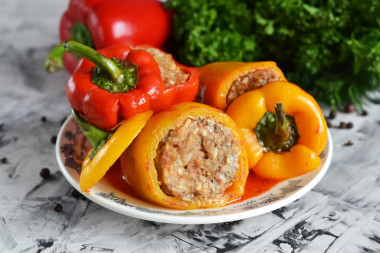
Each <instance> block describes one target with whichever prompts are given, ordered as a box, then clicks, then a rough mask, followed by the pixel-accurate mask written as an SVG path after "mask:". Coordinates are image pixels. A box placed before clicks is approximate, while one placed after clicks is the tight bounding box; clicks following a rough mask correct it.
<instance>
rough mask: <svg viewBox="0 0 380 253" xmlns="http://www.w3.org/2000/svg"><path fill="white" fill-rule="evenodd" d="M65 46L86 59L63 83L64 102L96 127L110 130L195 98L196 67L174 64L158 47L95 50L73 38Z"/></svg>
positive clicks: (197, 84) (196, 88)
mask: <svg viewBox="0 0 380 253" xmlns="http://www.w3.org/2000/svg"><path fill="white" fill-rule="evenodd" d="M64 47H65V48H66V50H67V51H69V52H74V53H76V54H78V55H81V56H83V57H84V58H87V59H88V60H87V59H83V60H82V61H81V62H80V64H79V65H78V68H77V69H76V70H75V72H74V73H73V74H72V76H71V78H70V79H69V81H68V84H67V89H66V93H67V96H68V98H69V101H70V103H71V105H72V107H73V108H74V110H75V111H77V112H78V113H79V114H80V115H82V116H83V117H84V118H85V119H86V120H88V121H89V122H91V123H92V124H94V125H96V126H97V127H99V128H101V129H104V130H111V129H113V128H114V127H115V126H116V125H117V124H118V123H119V122H120V121H121V120H123V119H128V118H130V117H131V116H133V115H135V114H137V113H141V112H144V111H147V110H150V109H151V110H153V111H154V112H159V111H163V110H166V109H168V108H169V107H170V106H172V105H173V104H177V103H181V102H189V101H193V99H194V97H195V96H196V93H197V90H198V86H199V78H198V70H197V69H195V68H191V67H186V66H183V65H180V64H178V63H177V62H176V61H174V59H173V58H172V56H171V55H170V54H166V53H164V52H162V51H160V50H158V49H155V48H151V47H145V48H133V49H131V48H130V47H128V46H125V45H113V46H110V47H108V48H105V49H103V50H99V52H97V51H95V50H93V49H91V48H89V47H86V46H84V45H82V44H79V43H77V42H74V41H68V42H66V43H64Z"/></svg>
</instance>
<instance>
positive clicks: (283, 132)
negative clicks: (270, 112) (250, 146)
mask: <svg viewBox="0 0 380 253" xmlns="http://www.w3.org/2000/svg"><path fill="white" fill-rule="evenodd" d="M274 110H275V112H276V114H275V116H276V126H275V136H276V139H277V140H279V141H284V140H287V139H289V135H290V130H291V129H290V124H289V120H288V119H287V118H286V117H285V112H284V109H283V108H282V103H278V104H275V105H274Z"/></svg>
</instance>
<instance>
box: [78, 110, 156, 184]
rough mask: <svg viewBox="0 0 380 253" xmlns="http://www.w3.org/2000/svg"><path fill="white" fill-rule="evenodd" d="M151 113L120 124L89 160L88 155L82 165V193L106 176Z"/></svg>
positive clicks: (139, 115)
mask: <svg viewBox="0 0 380 253" xmlns="http://www.w3.org/2000/svg"><path fill="white" fill-rule="evenodd" d="M152 114H153V111H146V112H143V113H140V114H136V115H135V116H133V117H131V118H129V119H128V120H126V121H125V122H124V123H122V124H121V125H120V126H119V128H118V129H117V130H116V132H115V133H114V134H113V135H112V136H111V137H110V138H109V139H108V141H107V142H106V143H105V144H104V146H103V147H102V148H101V149H100V150H99V151H98V152H97V153H96V155H95V156H94V158H93V159H92V160H90V158H89V154H90V153H91V151H90V152H89V153H88V155H87V157H86V158H85V160H84V161H83V164H82V172H81V174H80V180H79V185H80V188H81V190H82V191H86V190H88V189H90V188H91V187H93V186H94V185H95V184H96V183H97V182H99V180H100V179H102V177H103V176H104V175H105V174H106V172H107V171H108V169H109V168H110V167H111V166H112V165H113V164H114V163H115V162H116V160H117V159H119V157H120V156H121V154H122V153H123V152H124V150H126V149H127V148H128V146H129V145H130V144H131V142H132V141H133V139H134V138H135V137H136V136H137V134H138V133H139V132H140V131H141V129H142V128H143V127H144V126H145V124H146V122H147V121H148V119H149V118H150V117H151V116H152Z"/></svg>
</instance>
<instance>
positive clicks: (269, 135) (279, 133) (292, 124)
mask: <svg viewBox="0 0 380 253" xmlns="http://www.w3.org/2000/svg"><path fill="white" fill-rule="evenodd" d="M274 109H275V113H271V112H267V113H265V115H264V117H263V118H262V119H261V120H260V121H259V123H258V124H257V126H256V128H255V133H256V136H257V139H258V141H259V143H260V144H261V146H262V147H263V150H264V152H267V151H272V152H275V153H281V152H284V151H290V150H291V149H292V148H293V147H294V146H295V145H296V144H297V141H298V139H299V138H300V135H299V133H298V129H297V124H296V121H295V119H294V117H293V116H291V115H288V114H285V112H284V109H283V108H282V104H281V103H277V104H275V105H274Z"/></svg>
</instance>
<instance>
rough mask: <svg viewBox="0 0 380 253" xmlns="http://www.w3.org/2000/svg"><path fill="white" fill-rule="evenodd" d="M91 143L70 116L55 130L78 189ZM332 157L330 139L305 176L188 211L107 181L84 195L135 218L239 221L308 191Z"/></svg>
mask: <svg viewBox="0 0 380 253" xmlns="http://www.w3.org/2000/svg"><path fill="white" fill-rule="evenodd" d="M90 147H91V144H90V143H89V141H88V140H87V139H86V137H85V136H84V135H83V134H82V133H81V131H80V129H79V127H78V126H77V125H76V123H75V121H74V119H73V118H72V117H69V118H68V119H67V120H66V122H65V123H64V124H63V126H62V128H61V129H60V131H59V133H58V138H57V145H56V155H57V161H58V165H59V168H60V169H61V171H62V173H63V175H64V176H65V177H66V179H67V180H68V181H69V183H70V184H71V185H72V186H73V187H74V188H75V189H77V190H78V191H79V192H80V187H79V173H80V171H81V165H80V164H79V163H78V160H83V159H84V157H85V155H86V154H87V152H88V150H89V149H90ZM331 157H332V140H331V135H330V133H328V143H327V145H326V148H325V149H324V151H323V153H322V155H321V166H320V167H319V168H318V169H317V170H314V171H312V172H309V173H307V174H305V175H302V176H299V177H296V178H292V179H289V180H286V181H283V182H281V183H279V184H277V185H276V186H274V187H273V188H272V189H270V190H269V191H267V192H265V193H263V194H262V195H259V196H257V197H253V198H250V199H247V200H245V201H242V202H238V203H236V204H232V205H228V206H225V207H221V208H211V209H197V210H190V211H178V210H171V209H167V208H163V207H159V206H156V205H153V204H150V203H148V202H145V201H143V200H140V199H137V198H135V197H132V196H130V195H128V194H126V193H124V192H122V191H120V190H118V189H117V188H115V187H114V186H113V185H111V184H110V183H109V181H107V180H101V181H100V182H99V183H97V184H96V185H95V186H94V187H93V188H91V190H90V192H89V193H83V195H84V196H85V197H87V198H88V199H90V200H92V201H94V202H95V203H97V204H99V205H101V206H103V207H105V208H108V209H110V210H113V211H115V212H118V213H121V214H124V215H128V216H132V217H135V218H139V219H144V220H150V221H156V222H165V223H177V224H207V223H219V222H227V221H234V220H241V219H245V218H249V217H253V216H257V215H260V214H264V213H267V212H271V211H273V210H275V209H278V208H280V207H283V206H285V205H287V204H289V203H291V202H293V201H295V200H296V199H298V198H300V197H301V196H303V195H304V194H305V193H307V192H308V191H310V190H311V189H312V188H313V187H314V186H315V185H316V184H317V183H318V182H319V181H320V180H321V178H322V177H323V176H324V174H325V173H326V171H327V169H328V167H329V165H330V161H331Z"/></svg>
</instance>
